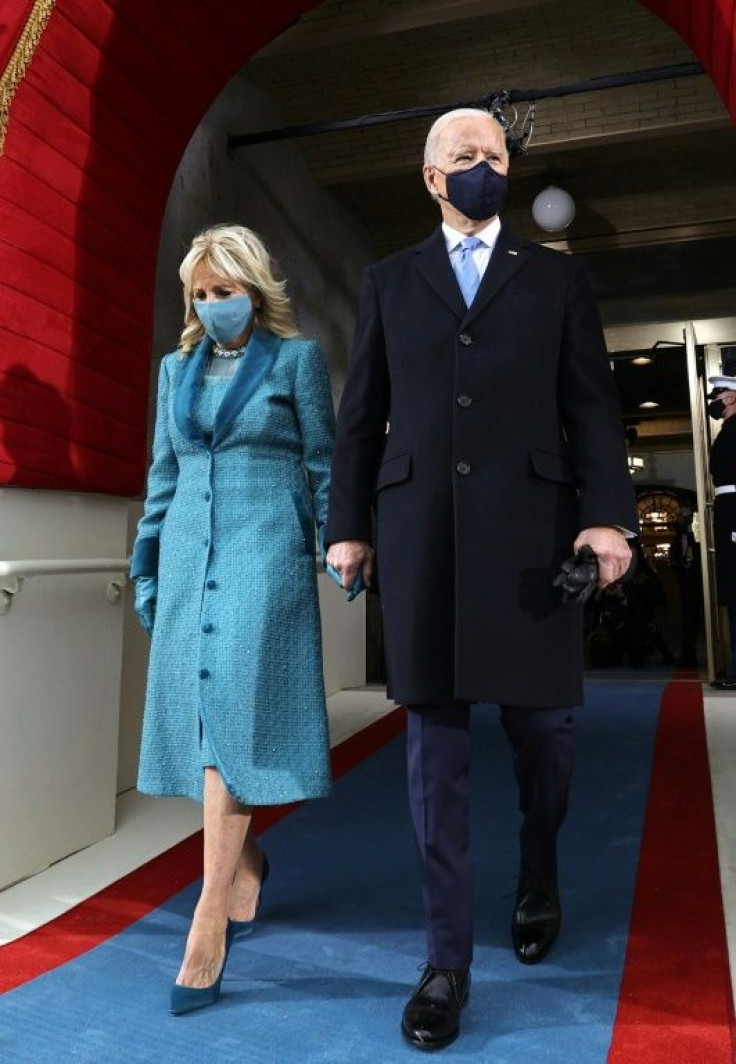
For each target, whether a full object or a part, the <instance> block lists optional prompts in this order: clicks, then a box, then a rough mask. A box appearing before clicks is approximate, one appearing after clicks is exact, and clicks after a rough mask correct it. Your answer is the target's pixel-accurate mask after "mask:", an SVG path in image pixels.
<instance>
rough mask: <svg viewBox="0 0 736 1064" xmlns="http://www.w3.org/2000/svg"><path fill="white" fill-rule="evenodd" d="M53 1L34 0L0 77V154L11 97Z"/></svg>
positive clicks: (34, 49) (23, 75)
mask: <svg viewBox="0 0 736 1064" xmlns="http://www.w3.org/2000/svg"><path fill="white" fill-rule="evenodd" d="M55 3H56V0H36V2H35V3H34V5H33V7H32V8H31V13H30V15H29V16H28V20H27V21H26V24H25V26H24V27H23V32H22V33H21V35H20V39H19V41H18V43H17V45H16V46H15V51H14V52H13V54H12V56H11V57H10V62H9V63H8V65H7V67H6V68H5V70H4V71H3V74H2V77H0V155H2V153H3V150H4V148H5V134H6V133H7V130H8V121H9V119H10V107H11V104H12V103H13V97H14V96H15V93H16V91H17V89H18V86H19V85H20V83H21V81H22V80H23V78H24V77H25V73H26V71H27V70H28V67H29V66H30V64H31V60H32V59H33V55H34V52H35V51H36V48H37V47H38V42H39V41H40V40H41V36H42V34H43V31H44V30H45V29H46V23H47V22H48V20H49V18H50V17H51V12H52V10H53V7H54V4H55Z"/></svg>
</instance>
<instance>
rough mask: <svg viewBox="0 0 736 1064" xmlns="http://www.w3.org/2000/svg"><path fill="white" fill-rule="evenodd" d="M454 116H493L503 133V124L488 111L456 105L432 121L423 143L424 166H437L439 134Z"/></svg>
mask: <svg viewBox="0 0 736 1064" xmlns="http://www.w3.org/2000/svg"><path fill="white" fill-rule="evenodd" d="M456 118H493V121H494V122H496V123H497V125H498V127H499V129H500V130H501V132H502V133H503V126H502V125H501V123H500V122H499V121H498V119H497V118H495V117H494V116H493V115H492V114H491V112H490V111H484V110H483V109H482V108H481V107H456V108H455V110H454V111H446V112H445V113H444V114H443V115H440V117H439V118H437V119H435V121H434V122H433V124H432V126H431V128H430V130H429V133H428V134H427V143H426V144H425V145H424V165H425V166H437V163H438V157H437V147H438V145H439V140H440V134H441V133H442V130H443V129H444V128H445V126H449V124H450V122H454V121H455V119H456ZM505 144H506V137H505V135H504V145H505Z"/></svg>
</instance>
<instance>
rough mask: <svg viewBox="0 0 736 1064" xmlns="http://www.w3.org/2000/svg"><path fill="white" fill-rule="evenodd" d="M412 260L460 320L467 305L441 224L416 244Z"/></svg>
mask: <svg viewBox="0 0 736 1064" xmlns="http://www.w3.org/2000/svg"><path fill="white" fill-rule="evenodd" d="M414 262H415V263H416V267H417V269H418V270H419V272H420V273H421V275H422V276H423V277H424V279H425V280H426V281H427V282H428V283H429V284H430V285H431V286H432V288H433V289H434V290H435V292H436V293H437V295H438V296H439V297H440V299H442V300H444V302H445V303H446V304H447V305H448V307H449V308H450V310H451V311H452V312H453V313H454V314H455V316H456V317H457V318H459V319H460V320H462V319H463V318H464V317H465V314H466V311H467V307H466V306H465V300H464V299H463V294H462V292H461V291H460V285H459V284H458V283H457V278H456V277H455V271H454V270H453V268H452V266H451V264H450V256H449V255H448V254H447V244H446V243H445V236H444V233H443V232H442V226H438V228H437V229H435V231H434V232H433V233H432V235H431V236H430V237H429V238H428V239H427V240H425V241H424V242H423V243H421V244H419V245H417V248H416V257H415V259H414Z"/></svg>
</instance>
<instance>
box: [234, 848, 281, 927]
mask: <svg viewBox="0 0 736 1064" xmlns="http://www.w3.org/2000/svg"><path fill="white" fill-rule="evenodd" d="M270 871H271V866H270V865H269V863H268V858H267V857H266V855H265V853H264V855H263V865H262V867H261V885H260V887H259V888H258V897H257V898H256V909H255V912H254V913H253V919H252V920H231V921H230V925H231V926H232V928H233V934H234V935H246V934H248V933H249V932H251V931H252V930H253V925H254V924H255V922H256V916H257V915H258V910H259V909H260V907H261V893H262V892H263V885H264V883H265V882H266V880H267V879H268V873H269V872H270Z"/></svg>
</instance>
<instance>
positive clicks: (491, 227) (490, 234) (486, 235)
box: [442, 215, 501, 280]
mask: <svg viewBox="0 0 736 1064" xmlns="http://www.w3.org/2000/svg"><path fill="white" fill-rule="evenodd" d="M442 232H443V234H444V237H445V243H446V244H447V254H448V255H449V256H450V261H451V262H452V261H453V252H455V251H456V250H457V249H458V248H459V247H460V245H461V244H462V242H463V240H466V239H467V238H468V236H469V235H470V234H469V233H459V232H458V231H457V229H453V228H452V227H451V226H449V225H448V224H447V222H443V223H442ZM500 232H501V219H500V218H499V217H498V215H496V217H495V218H494V219H493V221H491V222H489V223H488V225H487V226H486V227H485V229H481V231H480V232H479V233H473V236H474V237H477V239H478V240H482V241H483V243H484V245H485V247H481V248H476V249H475V251H471V253H470V254H471V255H472V256H473V262H474V263H475V267H476V269H477V271H478V276H479V277H480V279H481V280H483V274H484V273H485V272H486V267H487V266H488V263H489V262H490V260H491V254H492V253H493V249H494V248H495V246H496V241H497V240H498V234H499V233H500Z"/></svg>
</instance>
